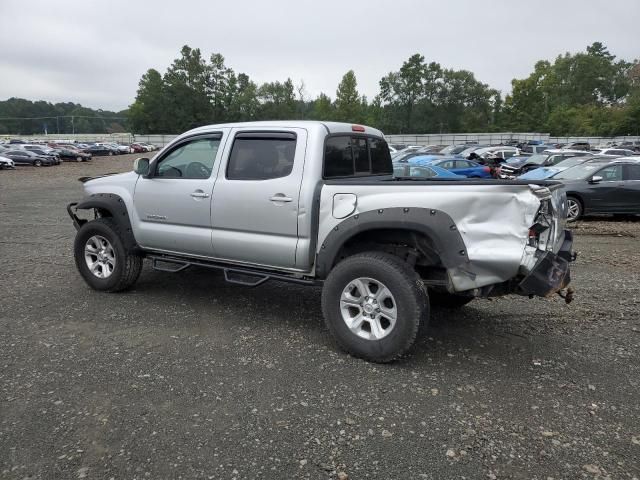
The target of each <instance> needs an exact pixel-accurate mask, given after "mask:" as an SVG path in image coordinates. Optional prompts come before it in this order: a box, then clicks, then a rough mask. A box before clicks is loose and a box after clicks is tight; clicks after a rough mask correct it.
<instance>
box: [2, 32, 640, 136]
mask: <svg viewBox="0 0 640 480" xmlns="http://www.w3.org/2000/svg"><path fill="white" fill-rule="evenodd" d="M511 85H512V90H511V92H510V93H509V94H508V95H506V97H504V98H503V96H502V94H501V93H500V92H499V91H498V90H496V89H493V88H491V87H490V86H489V85H487V84H485V83H482V82H481V81H479V80H478V79H476V78H475V75H474V74H473V72H470V71H468V70H455V69H450V68H446V67H443V66H442V65H440V64H439V63H437V62H428V61H427V60H426V59H425V57H424V56H423V55H421V54H414V55H412V56H411V57H409V58H408V59H407V60H406V61H404V62H403V63H402V65H401V66H400V68H399V69H398V70H397V71H392V72H389V73H388V74H387V75H385V76H383V77H382V78H381V79H380V81H379V87H380V90H379V93H378V94H377V95H376V96H375V97H373V98H371V99H369V98H367V97H366V96H365V95H362V94H361V93H360V92H359V91H358V82H357V79H356V75H355V72H354V71H353V70H349V71H347V72H346V73H345V74H344V75H343V77H342V79H341V81H340V83H339V84H338V85H337V88H336V91H335V93H334V95H333V98H332V97H331V96H330V95H329V94H326V93H321V94H320V95H318V96H317V97H316V98H310V97H309V95H308V93H307V91H306V89H305V84H304V81H299V82H297V83H294V81H293V80H292V79H290V78H287V79H285V80H277V81H273V82H266V83H263V84H261V85H258V84H256V83H255V82H254V81H253V80H251V78H250V77H249V76H248V75H247V74H246V73H236V72H235V71H234V70H233V69H232V68H231V67H229V66H227V65H226V64H225V58H224V57H223V56H222V55H221V54H219V53H214V54H213V55H211V56H210V57H209V58H208V59H207V58H205V57H204V56H203V55H202V53H201V51H200V49H198V48H191V47H189V46H184V47H183V48H182V49H181V51H180V55H179V57H178V58H176V59H175V60H174V61H173V63H172V64H171V65H170V66H169V67H168V68H167V70H166V72H164V74H161V73H160V72H159V71H157V70H155V69H150V70H148V71H147V72H146V73H145V74H144V75H143V76H142V78H141V79H140V82H139V85H138V91H137V95H136V98H135V101H134V102H133V103H132V104H131V106H130V107H129V109H128V110H125V111H122V112H107V111H102V110H97V111H96V110H91V109H86V108H84V107H82V106H81V105H76V104H73V103H59V104H55V105H52V104H51V103H48V102H42V101H40V102H29V101H27V100H22V99H14V98H12V99H9V100H8V101H6V102H0V134H2V133H7V132H11V133H42V126H43V122H46V123H45V125H46V124H47V123H48V127H49V128H48V131H49V132H50V133H51V132H53V131H55V127H56V126H54V125H53V124H51V120H50V119H48V120H45V121H40V120H36V121H33V120H30V121H26V120H25V121H23V122H22V123H21V122H20V121H18V120H12V121H6V120H3V119H2V118H3V117H20V116H31V117H35V116H60V115H72V116H73V115H75V117H74V118H73V125H71V124H70V123H69V122H70V120H69V118H68V117H65V118H64V119H63V123H64V126H63V128H64V131H63V133H71V127H73V128H74V131H75V132H76V133H84V132H87V133H88V132H91V133H103V132H110V131H122V130H124V129H126V130H129V131H132V132H134V133H148V134H153V133H179V132H182V131H185V130H188V129H190V128H193V127H197V126H200V125H206V124H211V123H223V122H238V121H250V120H278V119H308V120H328V121H329V120H335V121H345V122H353V123H363V124H367V125H372V126H376V127H378V128H380V129H381V130H383V131H384V132H385V133H389V134H394V133H416V134H419V133H445V132H446V133H459V132H474V131H475V132H495V131H521V132H522V131H537V132H549V133H551V135H553V136H565V135H572V136H573V135H577V136H613V135H627V134H630V135H640V64H639V63H638V61H637V60H635V61H633V62H630V61H626V60H621V59H617V58H616V56H615V55H612V54H611V53H610V52H609V51H608V49H607V48H606V47H605V46H604V45H603V44H601V43H598V42H596V43H593V44H592V45H590V46H588V47H587V48H586V50H585V51H584V52H578V53H574V54H571V53H566V54H564V55H560V56H558V57H557V58H556V59H555V60H554V61H553V62H550V61H547V60H541V61H538V62H537V63H536V64H535V66H534V69H533V72H532V73H531V74H530V75H529V76H528V77H527V78H524V79H513V80H512V82H511ZM91 117H96V118H91ZM121 117H126V121H124V120H122V119H121ZM56 120H57V122H58V125H57V127H58V128H59V123H60V121H61V120H60V119H59V118H58V119H56ZM11 122H13V123H11ZM30 129H31V130H35V131H34V132H30V131H29V130H30Z"/></svg>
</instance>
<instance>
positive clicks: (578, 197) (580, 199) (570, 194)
mask: <svg viewBox="0 0 640 480" xmlns="http://www.w3.org/2000/svg"><path fill="white" fill-rule="evenodd" d="M569 197H571V198H575V199H576V200H578V202H580V206H581V207H582V210H584V200H583V199H582V197H581V196H580V195H579V194H577V193H574V192H569V193H567V198H569Z"/></svg>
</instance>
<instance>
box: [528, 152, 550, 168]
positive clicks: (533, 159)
mask: <svg viewBox="0 0 640 480" xmlns="http://www.w3.org/2000/svg"><path fill="white" fill-rule="evenodd" d="M547 158H549V155H541V154H538V155H531V156H530V157H529V158H528V159H527V163H534V164H536V165H542V164H543V163H544V162H545V160H546V159H547Z"/></svg>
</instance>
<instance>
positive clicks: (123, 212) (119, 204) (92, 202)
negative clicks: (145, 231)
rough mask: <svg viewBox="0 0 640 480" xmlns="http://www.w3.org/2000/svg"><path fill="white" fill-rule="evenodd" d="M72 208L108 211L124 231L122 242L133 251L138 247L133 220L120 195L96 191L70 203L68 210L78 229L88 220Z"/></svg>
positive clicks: (122, 231)
mask: <svg viewBox="0 0 640 480" xmlns="http://www.w3.org/2000/svg"><path fill="white" fill-rule="evenodd" d="M72 208H75V209H76V210H89V209H92V208H94V209H96V210H99V211H103V212H104V211H106V212H108V213H109V216H110V217H111V218H112V219H113V221H114V222H115V223H116V224H117V225H118V228H119V229H120V232H121V233H122V237H123V238H122V242H123V243H124V246H125V248H126V249H127V251H133V250H135V249H136V247H137V242H136V239H135V237H134V235H133V230H132V229H131V220H130V219H129V212H128V211H127V205H126V204H125V203H124V200H123V199H122V197H120V195H116V194H115V193H94V194H92V195H90V196H88V197H85V198H84V199H83V200H81V201H80V202H78V203H77V204H69V206H68V207H67V211H68V212H69V215H71V218H72V219H73V224H74V225H75V227H76V229H79V228H80V227H81V226H82V225H83V224H84V223H85V222H86V220H82V219H79V218H78V217H77V216H76V215H75V214H74V213H73V210H72Z"/></svg>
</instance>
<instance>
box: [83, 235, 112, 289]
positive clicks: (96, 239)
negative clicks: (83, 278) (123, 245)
mask: <svg viewBox="0 0 640 480" xmlns="http://www.w3.org/2000/svg"><path fill="white" fill-rule="evenodd" d="M84 260H85V262H86V263H87V267H88V268H89V271H90V272H91V273H92V274H93V275H95V276H96V277H98V278H108V277H110V276H111V274H112V273H113V270H114V269H115V266H116V256H115V251H114V249H113V246H112V245H111V243H110V242H109V240H107V239H106V238H104V237H103V236H101V235H94V236H93V237H91V238H89V240H87V242H86V243H85V246H84Z"/></svg>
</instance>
